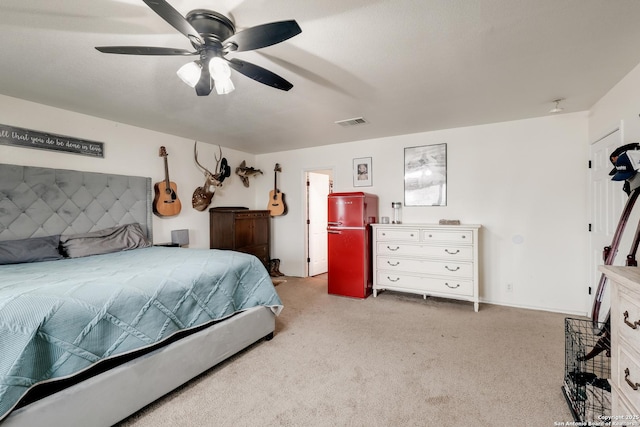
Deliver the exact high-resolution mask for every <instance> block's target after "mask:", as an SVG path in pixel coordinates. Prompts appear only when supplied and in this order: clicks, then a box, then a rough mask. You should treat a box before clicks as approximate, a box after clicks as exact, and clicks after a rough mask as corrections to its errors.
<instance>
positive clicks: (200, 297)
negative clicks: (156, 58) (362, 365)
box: [0, 164, 282, 427]
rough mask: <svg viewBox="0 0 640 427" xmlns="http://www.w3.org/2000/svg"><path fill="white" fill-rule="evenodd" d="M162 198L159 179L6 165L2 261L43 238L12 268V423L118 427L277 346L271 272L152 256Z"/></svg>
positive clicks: (217, 256)
mask: <svg viewBox="0 0 640 427" xmlns="http://www.w3.org/2000/svg"><path fill="white" fill-rule="evenodd" d="M151 199H152V191H151V180H150V179H149V178H144V177H131V176H120V175H110V174H99V173H91V172H80V171H68V170H61V169H49V168H38V167H26V166H17V165H6V164H0V260H1V259H2V256H3V255H2V251H1V249H2V247H3V246H1V245H4V247H5V249H6V248H7V247H8V248H13V246H12V245H13V244H14V242H18V243H19V244H20V245H22V244H25V243H24V242H26V244H27V245H33V242H37V248H36V249H35V250H32V249H33V248H29V249H28V250H13V249H11V250H9V251H6V250H5V252H6V254H5V256H9V257H10V256H13V254H14V253H17V254H21V253H22V255H23V256H25V257H27V258H29V257H35V258H36V259H34V260H31V259H29V260H28V261H33V262H18V263H9V264H4V265H0V278H1V279H0V425H1V426H2V427H6V426H27V425H29V426H31V425H60V426H62V425H64V426H74V425H78V426H81V425H86V424H87V420H91V425H105V426H107V425H113V424H114V423H116V422H118V421H120V420H122V419H124V418H126V417H127V416H129V415H131V414H133V413H134V412H136V411H137V410H139V409H141V408H142V407H144V406H146V405H147V404H149V403H151V402H153V401H154V400H156V399H157V398H159V397H161V396H162V395H164V394H166V393H167V392H169V391H171V390H173V389H174V388H176V387H178V386H180V385H181V384H183V383H185V382H186V381H188V380H189V379H191V378H193V377H195V376H197V375H199V374H200V373H202V372H204V371H206V370H207V369H209V368H211V367H213V366H215V365H216V364H218V363H219V362H221V361H222V360H225V359H226V358H228V357H230V356H231V355H233V354H235V353H237V352H239V351H241V350H242V349H245V348H246V347H248V346H250V345H251V344H253V343H255V342H257V341H260V340H261V339H263V338H267V339H270V338H271V337H272V336H273V331H274V329H275V316H277V314H279V312H280V310H282V303H281V301H280V299H279V298H278V295H277V293H276V292H275V289H274V287H273V284H272V282H271V279H270V277H269V274H268V273H267V271H266V269H265V268H264V266H263V265H262V263H261V262H260V261H259V260H258V259H257V258H255V257H254V256H252V255H248V254H242V253H238V252H232V251H217V250H208V249H184V248H170V247H156V246H152V245H151V237H152V221H151V212H152V208H151ZM51 236H54V237H51ZM58 236H59V237H58ZM113 236H115V237H113ZM55 238H58V239H59V242H60V243H59V245H58V247H56V249H57V250H58V251H59V252H60V253H61V256H60V257H55V254H52V253H45V252H46V250H45V249H44V248H45V247H47V244H46V243H47V242H49V241H50V240H51V239H54V241H55ZM43 242H44V243H43ZM96 242H97V243H98V244H96ZM114 242H115V243H114ZM27 247H28V246H27ZM20 248H21V246H18V249H20ZM96 248H97V249H96ZM105 248H106V249H105ZM49 252H51V251H49ZM20 261H24V260H20Z"/></svg>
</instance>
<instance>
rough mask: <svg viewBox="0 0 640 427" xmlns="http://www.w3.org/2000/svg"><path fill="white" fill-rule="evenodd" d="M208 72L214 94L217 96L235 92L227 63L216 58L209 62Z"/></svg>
mask: <svg viewBox="0 0 640 427" xmlns="http://www.w3.org/2000/svg"><path fill="white" fill-rule="evenodd" d="M209 72H210V73H211V78H212V79H213V81H214V82H215V86H216V93H217V94H218V95H225V94H227V93H231V92H233V91H234V90H235V86H234V85H233V82H232V81H231V68H230V67H229V64H227V61H225V60H224V59H222V58H220V57H218V56H216V57H214V58H211V61H209Z"/></svg>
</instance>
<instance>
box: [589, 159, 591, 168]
mask: <svg viewBox="0 0 640 427" xmlns="http://www.w3.org/2000/svg"><path fill="white" fill-rule="evenodd" d="M589 169H591V160H589Z"/></svg>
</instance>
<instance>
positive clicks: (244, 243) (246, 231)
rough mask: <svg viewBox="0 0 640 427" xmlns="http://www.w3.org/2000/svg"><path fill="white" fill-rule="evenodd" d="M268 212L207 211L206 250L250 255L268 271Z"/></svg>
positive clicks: (231, 209) (238, 210)
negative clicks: (207, 246) (207, 244)
mask: <svg viewBox="0 0 640 427" xmlns="http://www.w3.org/2000/svg"><path fill="white" fill-rule="evenodd" d="M270 219H271V217H270V215H269V211H267V210H264V211H254V210H248V209H238V208H211V209H209V247H210V248H211V249H228V250H233V251H238V252H245V253H248V254H253V255H255V256H256V257H258V258H259V259H260V261H262V263H263V264H264V266H265V267H266V268H267V270H269V260H270V259H271V258H270V254H269V247H270V237H271V232H270V229H269V227H270V224H271V223H270Z"/></svg>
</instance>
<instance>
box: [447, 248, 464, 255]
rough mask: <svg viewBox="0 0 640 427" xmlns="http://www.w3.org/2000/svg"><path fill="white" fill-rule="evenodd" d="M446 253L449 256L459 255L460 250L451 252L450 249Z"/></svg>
mask: <svg viewBox="0 0 640 427" xmlns="http://www.w3.org/2000/svg"><path fill="white" fill-rule="evenodd" d="M444 251H445V252H446V253H448V254H449V255H457V254H459V253H460V249H456V251H455V252H451V251H450V250H449V249H445V250H444Z"/></svg>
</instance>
